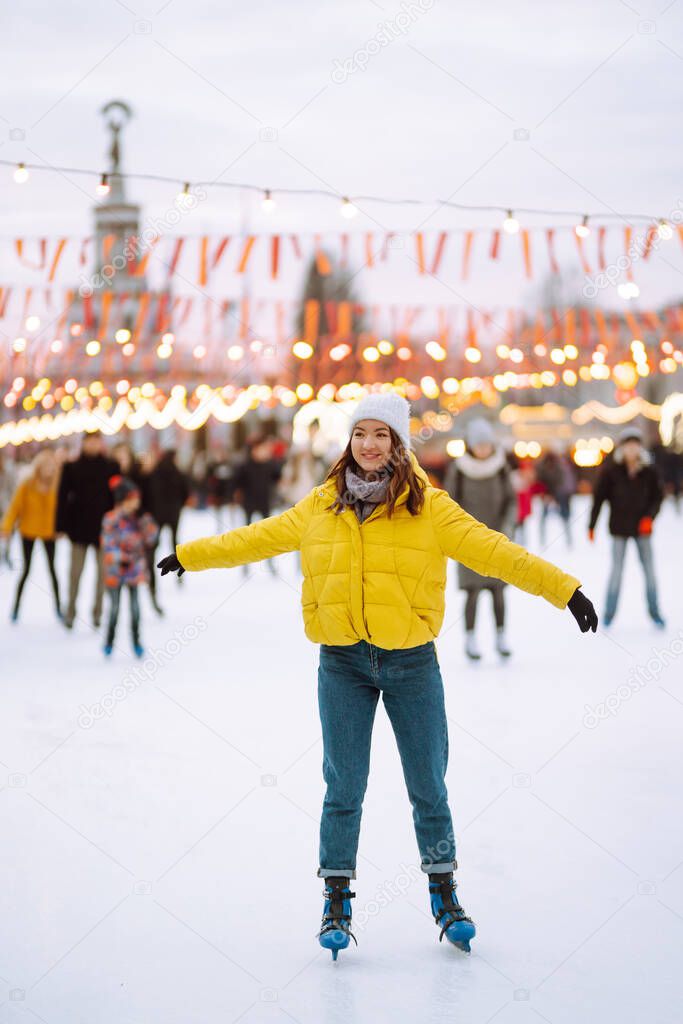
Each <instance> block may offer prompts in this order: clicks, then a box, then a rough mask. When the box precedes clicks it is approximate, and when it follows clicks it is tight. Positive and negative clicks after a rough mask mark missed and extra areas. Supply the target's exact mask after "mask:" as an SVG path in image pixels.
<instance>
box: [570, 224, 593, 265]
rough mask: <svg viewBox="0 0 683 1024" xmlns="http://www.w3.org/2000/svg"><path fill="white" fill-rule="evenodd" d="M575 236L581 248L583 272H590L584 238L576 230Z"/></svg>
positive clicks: (577, 244) (578, 247)
mask: <svg viewBox="0 0 683 1024" xmlns="http://www.w3.org/2000/svg"><path fill="white" fill-rule="evenodd" d="M574 238H575V239H576V248H577V249H578V250H579V259H580V260H581V266H582V267H583V272H584V274H590V273H591V268H590V265H589V263H588V260H587V259H586V252H585V249H584V245H583V243H584V239H583V238H582V237H581V235H577V234H576V232H574Z"/></svg>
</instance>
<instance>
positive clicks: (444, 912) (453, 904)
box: [429, 871, 477, 953]
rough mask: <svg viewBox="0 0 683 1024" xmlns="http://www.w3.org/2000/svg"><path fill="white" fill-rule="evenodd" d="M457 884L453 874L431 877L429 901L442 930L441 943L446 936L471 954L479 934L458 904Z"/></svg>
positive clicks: (464, 951) (447, 873) (459, 947)
mask: <svg viewBox="0 0 683 1024" xmlns="http://www.w3.org/2000/svg"><path fill="white" fill-rule="evenodd" d="M455 890H456V884H455V882H454V880H453V874H452V872H450V871H449V872H446V873H444V874H434V875H430V876H429V899H430V903H431V906H432V913H433V915H434V920H435V921H436V923H437V925H438V926H439V927H440V928H441V932H440V934H439V942H441V940H442V939H443V937H444V935H445V936H446V938H447V939H448V941H449V942H452V943H453V945H454V946H456V947H457V948H458V949H460V950H462V952H463V953H469V952H470V941H471V939H473V938H474V936H475V935H476V933H477V929H476V928H475V926H474V922H473V921H472V919H471V918H470V917H467V915H466V914H465V911H464V910H463V908H462V907H461V906H460V903H459V902H458V897H457V896H456V893H455Z"/></svg>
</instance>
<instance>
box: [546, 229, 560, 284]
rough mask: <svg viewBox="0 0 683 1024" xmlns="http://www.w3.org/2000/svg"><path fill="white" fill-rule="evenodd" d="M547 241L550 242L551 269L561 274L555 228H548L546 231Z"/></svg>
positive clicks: (554, 272)
mask: <svg viewBox="0 0 683 1024" xmlns="http://www.w3.org/2000/svg"><path fill="white" fill-rule="evenodd" d="M545 237H546V241H547V244H548V258H549V260H550V269H551V270H552V272H553V274H559V272H560V268H559V266H558V263H557V259H556V258H555V229H554V228H548V229H547V230H546V233H545Z"/></svg>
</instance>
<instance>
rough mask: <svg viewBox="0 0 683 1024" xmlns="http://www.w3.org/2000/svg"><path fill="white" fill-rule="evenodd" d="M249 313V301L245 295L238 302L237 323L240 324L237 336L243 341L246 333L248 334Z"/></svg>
mask: <svg viewBox="0 0 683 1024" xmlns="http://www.w3.org/2000/svg"><path fill="white" fill-rule="evenodd" d="M250 315H251V314H250V302H249V298H248V296H246V295H245V296H244V298H243V299H242V300H241V302H240V313H239V324H240V329H239V337H240V341H243V340H244V339H245V338H246V337H247V335H248V334H249V317H250Z"/></svg>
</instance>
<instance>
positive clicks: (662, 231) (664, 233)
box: [657, 220, 674, 242]
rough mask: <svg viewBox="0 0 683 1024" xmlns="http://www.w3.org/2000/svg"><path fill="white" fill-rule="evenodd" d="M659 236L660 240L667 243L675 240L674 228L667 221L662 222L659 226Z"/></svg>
mask: <svg viewBox="0 0 683 1024" xmlns="http://www.w3.org/2000/svg"><path fill="white" fill-rule="evenodd" d="M657 234H658V235H659V237H660V238H663V239H665V241H667V242H668V240H669V239H670V238H673V236H674V232H673V228H672V227H671V225H670V224H669V222H668V221H666V220H660V222H659V224H658V225H657Z"/></svg>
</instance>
